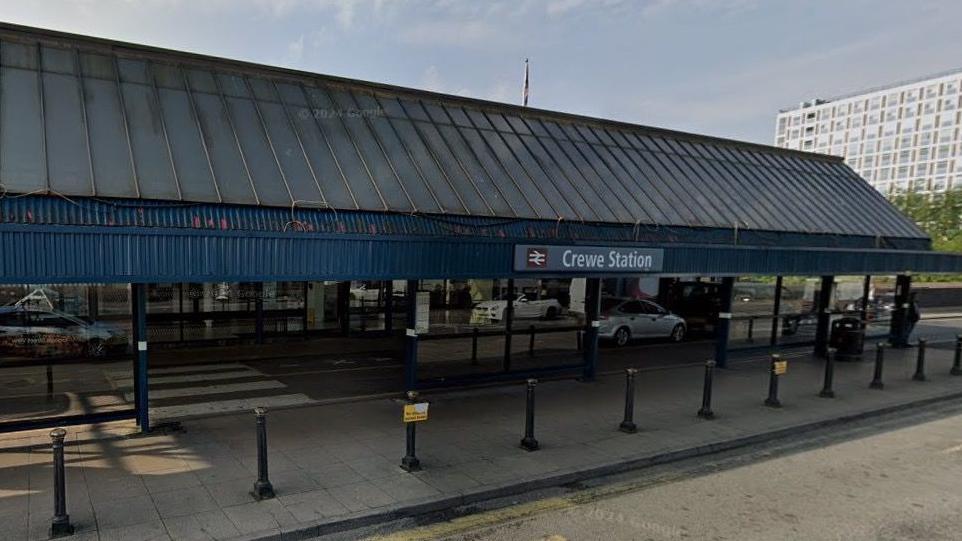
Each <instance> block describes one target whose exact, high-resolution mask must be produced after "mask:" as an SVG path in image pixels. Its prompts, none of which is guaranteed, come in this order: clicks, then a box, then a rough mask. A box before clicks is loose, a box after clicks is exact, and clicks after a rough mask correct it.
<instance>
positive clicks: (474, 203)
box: [415, 122, 491, 214]
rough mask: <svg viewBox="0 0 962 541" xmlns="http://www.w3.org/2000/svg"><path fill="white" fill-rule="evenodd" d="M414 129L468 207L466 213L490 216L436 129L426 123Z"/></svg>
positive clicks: (484, 202)
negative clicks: (428, 147) (419, 134)
mask: <svg viewBox="0 0 962 541" xmlns="http://www.w3.org/2000/svg"><path fill="white" fill-rule="evenodd" d="M415 127H416V128H417V129H418V131H419V132H420V133H421V136H422V137H424V139H425V141H426V142H427V144H428V145H429V146H430V148H431V150H432V153H433V154H434V156H435V157H436V158H437V160H438V163H439V164H440V165H441V168H442V169H443V170H444V172H445V173H446V175H447V178H448V179H449V180H450V181H451V184H452V185H453V186H454V189H455V190H457V192H458V195H460V196H461V200H462V201H464V204H465V205H466V206H467V207H468V212H470V213H471V214H490V213H491V210H490V209H489V208H488V206H487V204H486V201H485V200H484V199H483V198H482V196H481V195H480V193H479V190H478V189H477V188H475V186H474V184H473V183H472V179H470V178H469V177H468V176H467V175H466V173H465V172H464V171H463V170H462V169H461V166H460V164H459V163H458V160H457V158H456V157H455V156H454V154H452V153H451V150H450V149H449V148H448V145H447V144H446V141H445V140H444V137H442V136H441V134H440V133H439V132H438V131H437V128H435V127H434V125H433V124H428V123H427V122H415Z"/></svg>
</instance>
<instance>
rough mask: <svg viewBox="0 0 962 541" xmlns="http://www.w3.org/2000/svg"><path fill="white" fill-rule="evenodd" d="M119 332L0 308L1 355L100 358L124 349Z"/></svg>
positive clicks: (35, 311) (25, 309) (47, 313)
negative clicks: (5, 353)
mask: <svg viewBox="0 0 962 541" xmlns="http://www.w3.org/2000/svg"><path fill="white" fill-rule="evenodd" d="M126 343H127V337H126V335H125V333H124V332H123V330H122V329H119V328H115V327H112V326H109V325H106V324H104V323H99V322H95V323H91V322H89V321H86V320H83V319H81V318H79V317H75V316H72V315H70V314H65V313H63V312H57V311H55V310H44V309H40V308H34V307H29V306H23V305H20V306H16V305H15V306H3V307H0V351H7V352H11V353H19V354H27V355H29V354H36V353H38V352H39V353H41V354H55V355H64V354H80V355H87V356H90V357H102V356H104V355H106V354H107V353H109V352H110V350H111V349H113V348H116V347H118V346H123V345H126Z"/></svg>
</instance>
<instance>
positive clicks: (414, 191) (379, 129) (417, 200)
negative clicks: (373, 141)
mask: <svg viewBox="0 0 962 541" xmlns="http://www.w3.org/2000/svg"><path fill="white" fill-rule="evenodd" d="M370 122H371V127H372V128H373V129H374V132H375V133H377V136H378V138H379V139H380V140H381V144H382V145H383V147H384V152H385V153H386V154H387V156H388V159H389V160H391V163H392V164H394V169H395V170H396V171H397V174H398V176H400V177H401V178H402V179H404V186H405V187H406V188H407V190H408V194H410V196H411V199H413V200H414V204H415V206H416V207H417V209H418V210H419V211H421V212H440V211H442V209H441V208H440V207H439V206H438V203H437V201H435V199H434V195H433V194H432V193H431V190H430V188H429V186H428V184H427V183H426V182H425V181H424V179H423V178H422V177H421V174H420V172H419V171H418V170H417V168H416V167H415V166H414V162H413V161H411V157H410V156H409V155H408V151H407V149H406V148H405V147H404V145H403V144H402V143H401V140H400V139H399V138H398V136H397V133H395V131H394V127H393V126H392V125H391V123H392V122H393V121H392V120H389V119H388V118H387V117H385V116H376V117H372V118H371V119H370Z"/></svg>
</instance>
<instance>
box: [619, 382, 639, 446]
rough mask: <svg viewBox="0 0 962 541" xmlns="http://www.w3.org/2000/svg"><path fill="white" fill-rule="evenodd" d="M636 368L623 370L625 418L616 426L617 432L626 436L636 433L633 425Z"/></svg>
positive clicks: (635, 427)
mask: <svg viewBox="0 0 962 541" xmlns="http://www.w3.org/2000/svg"><path fill="white" fill-rule="evenodd" d="M637 373H638V370H637V369H636V368H626V369H625V418H624V420H623V421H621V424H620V425H618V430H620V431H622V432H624V433H626V434H634V433H635V432H637V431H638V427H637V426H636V425H635V374H637Z"/></svg>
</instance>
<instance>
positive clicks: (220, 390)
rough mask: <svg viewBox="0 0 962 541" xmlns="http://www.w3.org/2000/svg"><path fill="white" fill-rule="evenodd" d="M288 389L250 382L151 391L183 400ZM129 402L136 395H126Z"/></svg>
mask: <svg viewBox="0 0 962 541" xmlns="http://www.w3.org/2000/svg"><path fill="white" fill-rule="evenodd" d="M285 387H287V386H286V385H284V384H283V383H281V382H279V381H276V380H267V381H250V382H247V383H228V384H225V385H195V386H193V387H181V388H179V389H156V390H154V389H151V390H150V391H149V393H148V394H149V396H150V398H156V399H162V398H183V397H188V396H209V395H217V394H224V393H240V392H244V391H262V390H264V389H282V388H285ZM124 397H126V398H127V400H133V399H134V393H124Z"/></svg>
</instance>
